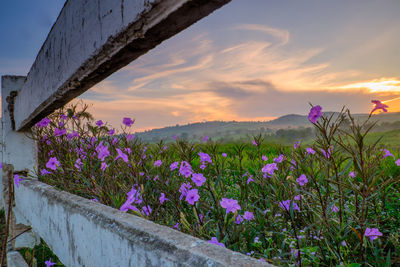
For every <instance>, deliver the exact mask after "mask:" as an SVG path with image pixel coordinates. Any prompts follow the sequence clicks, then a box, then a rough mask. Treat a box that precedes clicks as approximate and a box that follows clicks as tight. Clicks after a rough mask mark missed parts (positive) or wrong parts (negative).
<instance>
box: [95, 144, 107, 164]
mask: <svg viewBox="0 0 400 267" xmlns="http://www.w3.org/2000/svg"><path fill="white" fill-rule="evenodd" d="M96 152H97V157H98V158H99V159H100V160H101V161H104V160H105V158H106V157H108V156H110V152H109V151H108V146H105V145H103V141H101V142H100V143H99V144H98V146H97V147H96Z"/></svg>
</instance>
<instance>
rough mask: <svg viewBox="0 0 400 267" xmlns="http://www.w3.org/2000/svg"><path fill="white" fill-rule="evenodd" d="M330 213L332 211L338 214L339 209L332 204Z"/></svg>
mask: <svg viewBox="0 0 400 267" xmlns="http://www.w3.org/2000/svg"><path fill="white" fill-rule="evenodd" d="M331 211H332V212H338V211H339V208H338V207H336V205H335V204H333V205H332V207H331Z"/></svg>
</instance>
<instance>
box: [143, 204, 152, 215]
mask: <svg viewBox="0 0 400 267" xmlns="http://www.w3.org/2000/svg"><path fill="white" fill-rule="evenodd" d="M142 212H143V213H144V214H145V215H146V216H150V213H151V208H150V206H149V205H147V206H144V207H143V208H142Z"/></svg>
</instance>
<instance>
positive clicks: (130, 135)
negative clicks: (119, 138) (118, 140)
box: [126, 134, 135, 142]
mask: <svg viewBox="0 0 400 267" xmlns="http://www.w3.org/2000/svg"><path fill="white" fill-rule="evenodd" d="M133 138H135V135H134V134H127V135H126V141H128V142H129V141H131V140H132V139H133Z"/></svg>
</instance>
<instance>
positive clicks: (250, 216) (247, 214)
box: [243, 211, 254, 221]
mask: <svg viewBox="0 0 400 267" xmlns="http://www.w3.org/2000/svg"><path fill="white" fill-rule="evenodd" d="M243 218H244V219H245V220H247V221H251V220H253V219H254V214H253V213H252V212H250V211H245V213H244V215H243Z"/></svg>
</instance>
